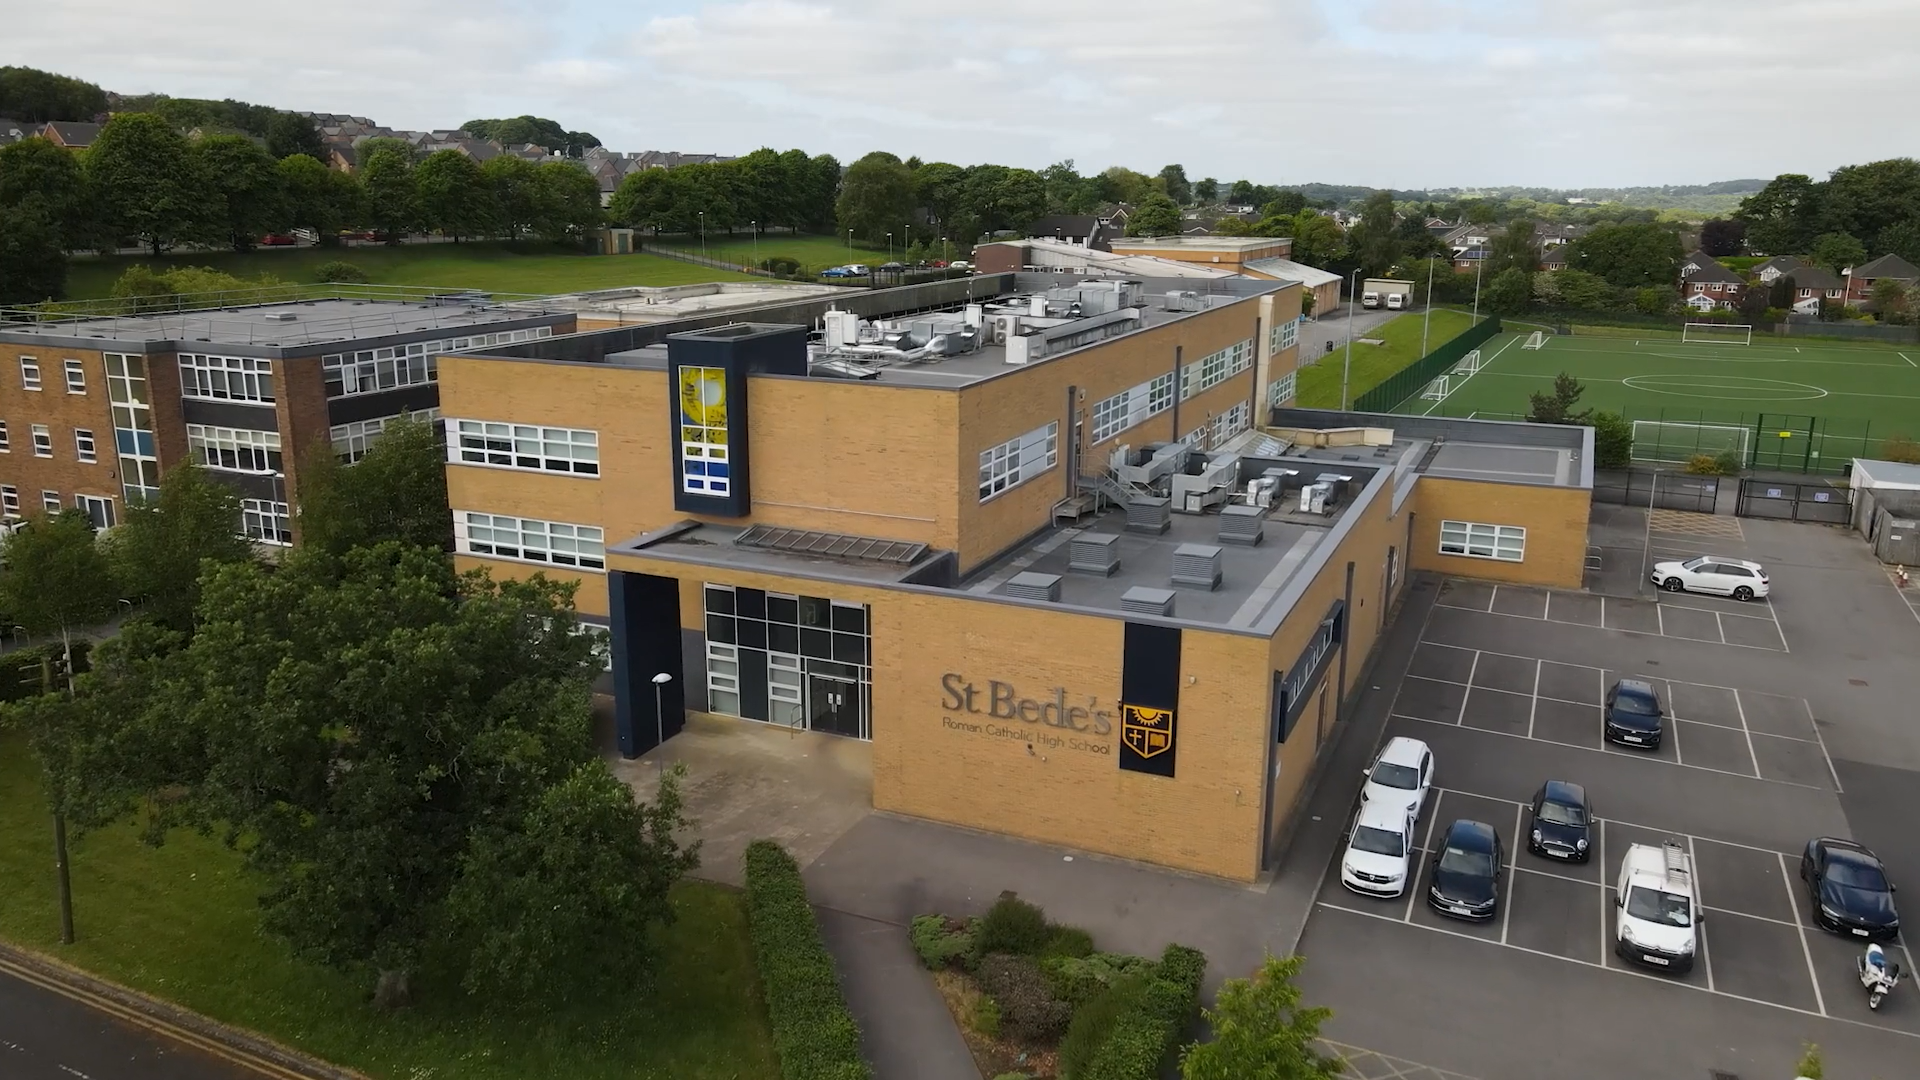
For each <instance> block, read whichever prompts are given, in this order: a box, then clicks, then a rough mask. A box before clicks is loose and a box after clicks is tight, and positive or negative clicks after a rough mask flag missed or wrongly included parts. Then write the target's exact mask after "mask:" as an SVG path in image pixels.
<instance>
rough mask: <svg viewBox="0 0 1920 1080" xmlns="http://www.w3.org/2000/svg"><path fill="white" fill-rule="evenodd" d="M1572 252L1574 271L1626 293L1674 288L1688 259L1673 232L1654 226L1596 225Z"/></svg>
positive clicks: (1569, 258)
mask: <svg viewBox="0 0 1920 1080" xmlns="http://www.w3.org/2000/svg"><path fill="white" fill-rule="evenodd" d="M1572 248H1573V249H1572V251H1571V252H1569V253H1568V257H1567V265H1568V266H1569V267H1570V268H1571V269H1574V270H1584V271H1586V272H1587V273H1590V274H1597V275H1599V276H1600V277H1603V278H1605V279H1606V280H1607V282H1608V283H1609V284H1611V285H1615V286H1618V287H1620V288H1623V289H1637V288H1639V287H1641V286H1643V285H1671V284H1673V282H1674V280H1675V279H1676V278H1677V277H1678V276H1679V272H1680V259H1681V258H1682V256H1683V255H1685V252H1683V251H1681V250H1680V238H1679V237H1678V236H1677V235H1675V234H1674V232H1673V230H1672V229H1669V228H1667V227H1666V226H1663V225H1656V224H1653V223H1651V222H1644V223H1635V224H1608V225H1596V226H1594V227H1593V229H1592V231H1590V232H1588V233H1587V234H1586V235H1585V236H1582V237H1580V238H1579V239H1578V240H1575V241H1574V242H1573V245H1572Z"/></svg>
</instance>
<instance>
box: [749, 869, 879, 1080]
mask: <svg viewBox="0 0 1920 1080" xmlns="http://www.w3.org/2000/svg"><path fill="white" fill-rule="evenodd" d="M746 862H747V927H748V930H749V932H750V935H751V938H752V941H753V953H754V959H755V961H756V962H757V964H758V966H759V969H760V981H761V984H762V985H763V986H764V987H765V988H766V998H767V1018H768V1020H769V1021H770V1022H771V1026H772V1028H773V1045H774V1049H775V1051H776V1052H777V1053H778V1054H779V1055H780V1075H781V1077H782V1080H872V1076H873V1070H872V1069H870V1068H869V1067H868V1066H867V1064H866V1062H865V1061H864V1060H863V1059H862V1058H861V1057H860V1029H859V1027H858V1026H857V1025H856V1024H854V1022H853V1014H852V1013H850V1012H848V1011H847V1001H846V998H845V996H843V995H842V993H841V990H840V979H839V976H838V975H836V974H835V973H834V970H833V958H832V957H831V956H829V955H828V954H827V949H826V946H825V945H824V944H822V943H821V941H820V928H819V926H818V925H816V924H815V922H814V918H813V908H811V907H809V906H808V905H807V890H806V886H805V885H804V884H803V883H802V882H801V880H800V867H799V865H798V864H796V863H795V862H794V861H793V856H791V855H789V854H787V852H786V849H785V848H782V847H781V846H780V845H779V844H776V843H774V842H773V841H771V840H755V841H754V842H753V843H751V844H749V845H747V858H746Z"/></svg>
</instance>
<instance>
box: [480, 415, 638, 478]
mask: <svg viewBox="0 0 1920 1080" xmlns="http://www.w3.org/2000/svg"><path fill="white" fill-rule="evenodd" d="M447 460H448V461H452V462H458V463H461V464H466V465H493V466H497V467H499V468H503V469H528V470H532V471H535V472H550V473H561V474H563V475H567V476H598V475H600V434H599V432H596V431H588V430H585V429H581V428H561V427H539V426H536V425H533V424H507V423H501V422H497V421H493V420H448V421H447Z"/></svg>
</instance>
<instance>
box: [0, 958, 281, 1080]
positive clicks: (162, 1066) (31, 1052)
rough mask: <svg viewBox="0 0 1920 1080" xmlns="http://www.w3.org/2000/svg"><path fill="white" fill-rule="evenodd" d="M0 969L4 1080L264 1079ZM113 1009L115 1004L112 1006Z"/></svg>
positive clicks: (0, 1073) (0, 1047)
mask: <svg viewBox="0 0 1920 1080" xmlns="http://www.w3.org/2000/svg"><path fill="white" fill-rule="evenodd" d="M29 978H31V976H23V975H22V974H16V972H15V970H14V969H13V968H12V967H11V966H10V965H6V964H4V963H0V1076H3V1077H5V1078H6V1080H75V1078H80V1080H260V1078H261V1075H262V1074H261V1073H259V1072H256V1071H254V1070H252V1069H249V1068H244V1067H242V1066H240V1065H237V1064H234V1063H232V1062H230V1061H227V1060H225V1059H223V1058H220V1057H216V1056H214V1055H213V1054H210V1053H208V1052H206V1051H204V1050H199V1049H196V1048H193V1047H191V1046H188V1045H186V1044H184V1043H181V1042H179V1041H176V1040H175V1039H173V1038H171V1037H169V1036H167V1035H164V1034H161V1033H160V1032H159V1031H156V1030H152V1029H148V1028H146V1027H144V1026H136V1025H135V1024H134V1023H133V1022H131V1021H127V1020H121V1019H117V1018H115V1017H114V1016H111V1015H109V1014H108V1013H106V1012H103V1011H101V1010H100V1009H98V1008H95V1007H94V1005H92V1004H88V1003H86V1002H84V1001H82V1000H79V999H78V998H77V997H76V996H75V994H74V992H70V991H67V990H64V989H53V988H51V985H52V984H48V983H43V982H42V981H41V980H39V979H38V978H32V981H29ZM112 1007H113V1008H115V1009H116V1010H118V1007H117V1006H112Z"/></svg>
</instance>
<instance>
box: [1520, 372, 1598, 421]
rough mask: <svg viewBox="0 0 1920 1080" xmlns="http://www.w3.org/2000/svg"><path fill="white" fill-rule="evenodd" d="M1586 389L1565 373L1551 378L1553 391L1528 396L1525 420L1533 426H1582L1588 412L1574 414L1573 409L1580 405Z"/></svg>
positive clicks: (1578, 381)
mask: <svg viewBox="0 0 1920 1080" xmlns="http://www.w3.org/2000/svg"><path fill="white" fill-rule="evenodd" d="M1586 389H1587V388H1586V387H1584V386H1581V385H1580V380H1578V379H1576V378H1574V377H1573V376H1572V375H1569V374H1567V373H1566V372H1564V371H1563V372H1561V373H1560V374H1558V375H1555V376H1554V377H1553V391H1552V392H1551V393H1546V394H1528V395H1527V402H1528V405H1529V406H1530V407H1529V409H1528V410H1527V420H1528V422H1530V423H1535V424H1584V423H1586V422H1587V416H1588V410H1584V409H1583V410H1581V411H1579V412H1575V411H1574V409H1573V407H1574V406H1575V405H1577V404H1579V403H1580V395H1581V394H1584V393H1586Z"/></svg>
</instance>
